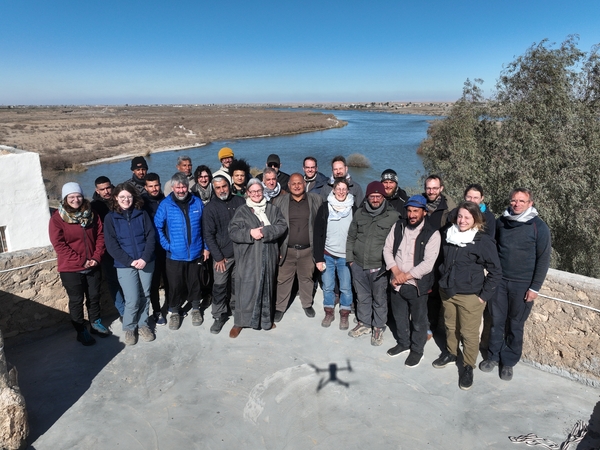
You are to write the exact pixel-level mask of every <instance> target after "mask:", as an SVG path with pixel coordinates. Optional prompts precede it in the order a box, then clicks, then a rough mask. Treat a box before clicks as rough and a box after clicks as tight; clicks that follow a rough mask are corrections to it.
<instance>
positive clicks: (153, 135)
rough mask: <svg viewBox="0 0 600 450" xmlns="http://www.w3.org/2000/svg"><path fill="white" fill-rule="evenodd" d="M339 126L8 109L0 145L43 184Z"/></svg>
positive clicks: (145, 109) (256, 113)
mask: <svg viewBox="0 0 600 450" xmlns="http://www.w3.org/2000/svg"><path fill="white" fill-rule="evenodd" d="M344 125H346V122H343V121H340V120H338V119H336V118H335V116H333V115H332V114H322V113H320V112H312V111H309V110H298V111H274V110H272V109H267V108H257V107H240V106H198V107H196V106H118V107H117V106H114V107H111V106H107V107H93V106H82V107H73V106H71V107H58V106H52V107H41V106H40V107H12V108H0V144H3V145H8V146H12V147H17V148H20V149H23V150H28V151H33V152H36V153H39V155H40V159H41V161H42V168H43V171H44V176H45V177H46V178H48V176H49V174H50V173H52V172H56V171H63V170H78V169H79V170H80V169H82V167H81V165H82V164H86V163H90V162H93V161H95V160H98V159H103V158H110V157H116V156H126V157H131V155H147V154H149V153H152V152H156V151H164V150H169V149H180V148H187V147H196V146H201V145H203V144H207V143H209V142H212V141H216V140H226V139H240V138H246V137H258V136H280V135H285V134H294V133H305V132H309V131H318V130H326V129H329V128H336V127H342V126H344Z"/></svg>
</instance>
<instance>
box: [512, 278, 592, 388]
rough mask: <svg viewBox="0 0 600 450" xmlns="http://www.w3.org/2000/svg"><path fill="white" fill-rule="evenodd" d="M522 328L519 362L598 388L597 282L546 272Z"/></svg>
mask: <svg viewBox="0 0 600 450" xmlns="http://www.w3.org/2000/svg"><path fill="white" fill-rule="evenodd" d="M540 294H541V296H540V297H538V299H537V300H536V301H535V305H534V307H533V309H532V311H531V316H530V317H529V320H528V321H527V323H526V325H525V342H524V348H523V360H525V361H527V362H529V363H531V364H533V365H535V366H537V367H539V368H541V369H543V370H547V371H550V372H554V373H558V374H560V375H563V376H566V377H569V378H573V379H576V380H578V381H581V382H584V383H586V384H590V385H593V386H600V339H599V336H600V312H597V311H592V310H590V309H586V308H582V307H579V306H574V305H570V304H567V303H562V302H559V301H556V300H552V299H548V298H545V297H542V295H543V296H548V297H554V298H557V299H561V300H567V301H570V302H574V303H578V304H581V305H585V306H589V307H591V308H595V309H599V310H600V280H598V279H596V278H588V277H584V276H581V275H575V274H571V273H567V272H561V271H558V270H553V269H550V271H549V272H548V276H547V277H546V281H545V282H544V286H543V287H542V290H541V292H540Z"/></svg>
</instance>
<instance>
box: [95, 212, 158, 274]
mask: <svg viewBox="0 0 600 450" xmlns="http://www.w3.org/2000/svg"><path fill="white" fill-rule="evenodd" d="M104 223H105V225H104V242H105V244H106V249H107V250H108V253H109V254H110V256H112V257H113V258H114V260H115V267H120V268H123V267H131V263H132V262H133V261H134V260H136V259H140V258H141V259H143V260H144V261H146V263H149V262H150V261H152V260H154V248H155V245H156V237H155V232H154V226H153V224H152V220H151V219H150V217H149V216H148V214H147V213H146V212H145V211H142V210H141V209H134V210H132V211H131V212H129V211H126V212H124V213H117V212H114V211H113V212H110V213H108V214H107V215H106V217H105V218H104Z"/></svg>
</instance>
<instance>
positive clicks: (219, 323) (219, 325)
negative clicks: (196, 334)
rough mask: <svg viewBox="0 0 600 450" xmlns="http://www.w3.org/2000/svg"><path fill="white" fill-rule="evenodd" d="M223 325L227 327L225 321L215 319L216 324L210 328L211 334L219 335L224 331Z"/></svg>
mask: <svg viewBox="0 0 600 450" xmlns="http://www.w3.org/2000/svg"><path fill="white" fill-rule="evenodd" d="M223 325H225V321H224V320H223V319H215V322H214V323H213V324H212V325H211V327H210V332H211V333H212V334H219V333H220V332H221V330H222V329H223Z"/></svg>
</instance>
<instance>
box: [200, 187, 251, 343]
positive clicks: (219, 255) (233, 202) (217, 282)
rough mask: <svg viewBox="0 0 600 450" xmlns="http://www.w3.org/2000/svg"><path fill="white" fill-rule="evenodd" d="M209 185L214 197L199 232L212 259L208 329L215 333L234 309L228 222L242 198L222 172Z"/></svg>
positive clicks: (232, 264)
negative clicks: (210, 319)
mask: <svg viewBox="0 0 600 450" xmlns="http://www.w3.org/2000/svg"><path fill="white" fill-rule="evenodd" d="M212 187H213V191H214V196H213V199H212V200H211V201H210V202H209V203H207V204H206V207H205V208H204V213H203V215H202V233H203V237H204V240H205V242H206V245H207V246H208V250H209V251H210V253H211V255H212V259H213V273H214V283H213V287H212V296H213V300H212V316H213V319H214V320H215V321H214V323H213V324H212V326H211V327H210V332H211V333H213V334H219V333H220V332H221V329H222V328H223V325H224V324H225V322H227V319H228V318H229V316H230V315H231V312H232V310H233V309H234V308H235V292H234V284H233V283H234V279H235V259H234V257H233V242H232V240H231V238H230V237H229V228H228V227H229V222H231V219H232V218H233V216H234V214H235V212H236V211H237V208H239V207H240V206H241V205H244V204H246V201H245V200H244V198H243V197H240V196H239V195H233V194H232V192H231V186H230V184H229V180H227V178H225V177H224V176H223V175H217V176H216V177H214V178H213V179H212Z"/></svg>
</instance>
